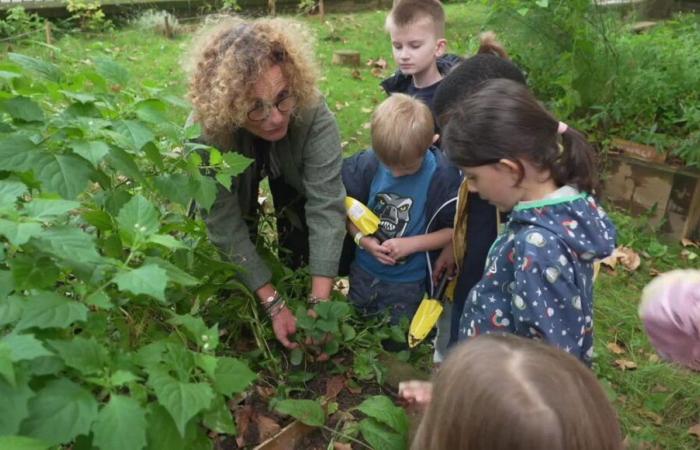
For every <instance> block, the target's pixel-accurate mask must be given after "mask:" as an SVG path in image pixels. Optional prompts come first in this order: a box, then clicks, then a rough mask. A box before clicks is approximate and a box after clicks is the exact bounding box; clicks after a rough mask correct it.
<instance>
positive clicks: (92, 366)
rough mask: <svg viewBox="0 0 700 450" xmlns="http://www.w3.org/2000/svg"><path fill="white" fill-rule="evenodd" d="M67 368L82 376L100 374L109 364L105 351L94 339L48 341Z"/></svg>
mask: <svg viewBox="0 0 700 450" xmlns="http://www.w3.org/2000/svg"><path fill="white" fill-rule="evenodd" d="M49 344H50V345H51V347H52V348H53V349H54V350H56V351H57V352H58V354H59V356H60V357H61V358H62V359H63V362H64V363H66V365H67V366H69V367H72V368H74V369H77V370H78V371H80V372H81V373H83V374H86V375H91V374H97V373H100V372H101V371H102V370H104V369H105V367H106V366H107V365H108V364H109V354H108V353H107V350H106V349H105V348H104V347H103V346H102V345H101V344H100V343H99V342H97V341H96V340H95V339H93V338H90V339H86V338H84V337H82V336H75V337H74V338H73V339H71V340H60V341H59V340H53V341H49Z"/></svg>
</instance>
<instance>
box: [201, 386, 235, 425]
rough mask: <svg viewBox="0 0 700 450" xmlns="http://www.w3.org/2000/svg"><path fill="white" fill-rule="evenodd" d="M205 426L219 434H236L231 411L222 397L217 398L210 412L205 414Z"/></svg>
mask: <svg viewBox="0 0 700 450" xmlns="http://www.w3.org/2000/svg"><path fill="white" fill-rule="evenodd" d="M203 422H204V426H205V427H207V428H209V429H210V430H212V431H215V432H217V433H226V434H236V426H235V425H234V424H233V417H231V410H230V409H229V408H228V405H227V404H226V402H225V401H224V398H223V397H222V396H220V395H219V396H217V397H216V398H215V399H214V401H213V402H212V406H211V408H209V411H207V412H206V413H204V417H203Z"/></svg>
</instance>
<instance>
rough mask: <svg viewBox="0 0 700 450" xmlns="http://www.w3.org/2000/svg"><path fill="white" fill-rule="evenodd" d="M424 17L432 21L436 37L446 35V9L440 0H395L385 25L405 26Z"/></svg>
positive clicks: (439, 37)
mask: <svg viewBox="0 0 700 450" xmlns="http://www.w3.org/2000/svg"><path fill="white" fill-rule="evenodd" d="M423 19H428V20H430V22H432V24H433V29H434V30H435V37H437V38H438V39H442V38H444V37H445V10H444V9H443V8H442V3H440V2H439V1H438V0H397V1H396V0H395V1H394V5H393V7H392V8H391V11H390V12H389V15H388V16H387V17H386V22H385V24H384V26H385V28H386V29H387V30H388V29H389V27H390V26H391V25H394V26H396V27H405V26H409V25H413V24H414V23H416V22H418V21H419V20H423Z"/></svg>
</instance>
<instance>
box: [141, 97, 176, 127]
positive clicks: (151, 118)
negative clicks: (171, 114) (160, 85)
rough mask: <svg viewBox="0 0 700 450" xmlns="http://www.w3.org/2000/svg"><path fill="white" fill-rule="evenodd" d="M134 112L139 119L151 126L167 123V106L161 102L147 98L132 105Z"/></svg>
mask: <svg viewBox="0 0 700 450" xmlns="http://www.w3.org/2000/svg"><path fill="white" fill-rule="evenodd" d="M134 110H135V111H136V115H137V116H138V118H139V119H141V120H143V121H144V122H150V123H153V124H156V125H158V124H164V123H167V122H168V118H167V111H168V106H167V105H166V104H165V103H163V102H162V101H160V100H158V99H155V98H149V99H146V100H142V101H140V102H138V103H136V104H135V105H134Z"/></svg>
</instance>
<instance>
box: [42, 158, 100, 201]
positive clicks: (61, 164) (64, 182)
mask: <svg viewBox="0 0 700 450" xmlns="http://www.w3.org/2000/svg"><path fill="white" fill-rule="evenodd" d="M34 172H35V173H36V177H37V178H38V179H39V181H41V182H42V184H43V186H44V189H47V190H49V191H51V192H57V193H58V194H60V195H61V197H63V198H67V199H74V198H76V197H77V196H78V194H80V193H82V192H83V191H84V190H85V188H86V187H87V185H88V183H89V182H90V176H91V175H92V168H91V167H90V165H89V164H88V163H87V162H86V161H85V160H84V159H82V158H78V157H77V156H74V155H56V154H51V155H50V156H49V157H46V158H45V161H43V164H42V165H41V166H40V167H35V168H34Z"/></svg>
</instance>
